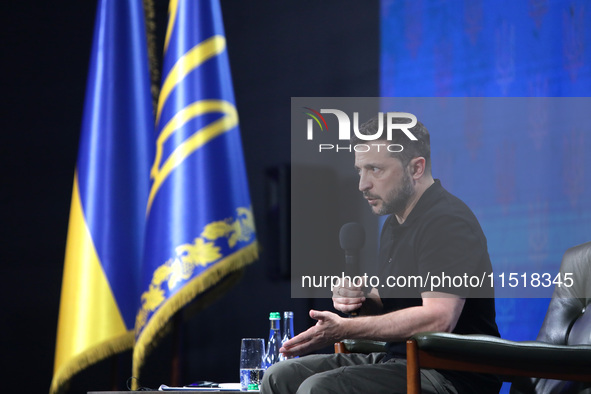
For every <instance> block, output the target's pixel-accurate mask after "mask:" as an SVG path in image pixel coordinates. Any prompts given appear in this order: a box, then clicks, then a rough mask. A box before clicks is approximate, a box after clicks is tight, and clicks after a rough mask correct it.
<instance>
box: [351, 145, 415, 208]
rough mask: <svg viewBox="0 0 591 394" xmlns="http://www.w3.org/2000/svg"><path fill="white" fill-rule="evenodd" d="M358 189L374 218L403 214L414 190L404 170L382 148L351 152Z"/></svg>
mask: <svg viewBox="0 0 591 394" xmlns="http://www.w3.org/2000/svg"><path fill="white" fill-rule="evenodd" d="M355 168H356V169H357V171H358V172H359V190H360V191H361V192H363V197H365V199H366V200H367V202H368V203H369V205H370V206H371V210H372V212H373V213H374V214H376V215H389V214H392V213H394V214H403V213H404V210H405V209H406V207H407V206H408V202H409V201H410V199H411V197H412V196H413V195H414V193H415V190H414V187H413V183H412V180H411V177H410V173H409V171H408V168H407V167H403V166H402V163H401V162H400V160H398V159H397V158H395V157H392V156H391V154H390V153H389V152H388V151H387V149H386V148H385V147H384V146H379V147H378V146H375V145H374V146H372V147H371V149H370V150H369V151H367V152H355Z"/></svg>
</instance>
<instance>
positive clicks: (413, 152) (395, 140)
mask: <svg viewBox="0 0 591 394" xmlns="http://www.w3.org/2000/svg"><path fill="white" fill-rule="evenodd" d="M380 116H381V115H378V116H375V117H373V118H371V119H370V120H368V121H367V122H365V123H363V124H362V125H361V126H359V132H360V133H361V134H363V135H375V134H376V133H377V131H378V128H379V123H378V122H379V117H380ZM383 118H385V114H384V116H383ZM382 120H383V122H384V123H383V124H382V127H383V128H384V129H383V130H382V131H383V132H382V135H381V137H380V138H379V139H378V140H379V141H387V140H386V138H387V133H386V131H385V127H386V125H385V123H386V120H385V119H382ZM392 121H393V122H394V123H398V124H403V123H410V122H411V120H410V119H409V118H393V119H392ZM408 130H409V131H410V132H411V133H412V134H413V135H414V136H415V137H416V138H417V140H416V141H413V140H411V139H409V138H408V136H407V135H406V134H405V133H404V132H402V131H401V130H393V132H392V140H391V141H387V143H388V144H399V145H402V147H403V149H402V151H401V152H392V153H391V156H392V157H396V158H397V159H399V160H400V162H401V163H402V165H403V166H405V167H406V166H407V165H408V163H410V161H411V160H412V159H414V158H415V157H424V158H425V172H427V173H428V174H430V173H431V138H430V136H429V131H428V130H427V128H426V127H425V125H423V124H422V123H421V122H419V121H418V120H417V124H416V125H415V126H414V127H411V128H409V129H408ZM351 143H352V144H353V145H356V144H367V141H363V140H361V139H359V138H358V137H357V136H356V135H355V134H353V136H352V137H351Z"/></svg>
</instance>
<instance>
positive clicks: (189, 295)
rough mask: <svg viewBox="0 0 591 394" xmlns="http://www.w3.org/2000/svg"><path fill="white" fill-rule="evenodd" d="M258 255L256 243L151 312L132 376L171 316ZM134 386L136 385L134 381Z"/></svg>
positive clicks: (134, 355)
mask: <svg viewBox="0 0 591 394" xmlns="http://www.w3.org/2000/svg"><path fill="white" fill-rule="evenodd" d="M258 256H259V249H258V242H253V243H251V244H250V245H248V246H246V247H244V248H242V249H240V250H239V251H237V252H235V253H233V254H231V255H229V256H228V257H226V258H224V259H222V260H220V261H219V262H217V263H215V264H213V265H212V266H211V267H210V268H208V269H207V270H205V271H204V272H202V273H200V274H199V275H198V276H197V277H196V278H194V279H192V280H191V281H190V282H188V283H187V284H186V285H184V286H183V287H182V288H181V289H180V290H179V291H178V292H177V293H175V294H174V295H173V296H171V297H170V298H169V299H168V300H167V301H166V303H165V304H164V305H163V306H162V307H160V308H159V309H158V310H157V311H156V312H155V313H154V315H153V316H152V317H151V319H150V321H149V322H148V323H147V325H146V327H145V328H144V330H143V331H142V334H141V336H140V337H139V339H138V341H137V342H136V344H135V347H134V349H133V376H134V377H136V378H139V377H140V373H141V368H142V366H143V364H144V362H145V360H146V357H147V356H148V354H149V353H150V351H151V350H153V349H154V348H155V347H156V345H157V343H158V340H159V339H161V338H162V334H163V332H165V330H163V329H164V328H165V327H166V326H167V325H168V323H169V322H170V319H171V318H172V317H173V316H174V315H175V313H177V312H178V311H179V310H180V309H181V308H183V307H184V306H186V305H187V304H189V303H191V301H193V300H194V298H195V297H197V296H198V295H199V294H201V293H203V292H204V291H206V290H208V289H209V288H210V287H212V286H213V285H216V284H217V283H218V282H219V281H220V280H222V279H223V278H224V277H226V276H227V275H229V274H231V273H233V272H235V271H237V270H239V269H241V268H243V267H245V266H246V265H248V264H250V263H252V262H254V261H255V260H257V259H258ZM135 384H136V382H135V381H134V385H135ZM134 388H135V387H134Z"/></svg>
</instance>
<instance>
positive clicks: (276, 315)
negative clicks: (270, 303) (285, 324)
mask: <svg viewBox="0 0 591 394" xmlns="http://www.w3.org/2000/svg"><path fill="white" fill-rule="evenodd" d="M269 319H281V314H280V313H279V312H271V313H269Z"/></svg>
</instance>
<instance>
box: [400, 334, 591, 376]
mask: <svg viewBox="0 0 591 394" xmlns="http://www.w3.org/2000/svg"><path fill="white" fill-rule="evenodd" d="M411 340H414V341H416V347H417V349H418V351H419V356H418V357H419V365H420V366H421V367H430V368H439V369H448V368H446V366H447V367H450V366H452V364H450V363H443V364H442V360H444V359H445V360H455V361H457V362H458V363H462V364H463V365H461V366H460V367H457V366H456V367H457V368H456V367H454V368H450V369H457V370H470V371H473V372H485V373H486V372H489V373H497V374H508V375H521V376H540V377H544V376H541V375H536V374H542V375H547V374H549V373H557V374H564V375H562V376H564V377H566V376H568V377H569V379H571V380H580V381H591V374H589V365H591V346H589V345H577V346H562V345H553V344H549V343H544V342H537V341H526V342H515V341H509V340H506V339H501V338H497V337H494V336H490V335H459V334H450V333H433V332H425V333H419V334H416V335H414V336H413V337H412V338H411ZM427 355H428V356H427ZM429 356H433V357H434V360H429V358H430V357H429ZM435 359H437V360H438V361H437V360H435ZM425 363H426V364H427V365H426V364H425ZM431 364H437V365H431ZM491 368H492V369H491ZM532 373H533V375H532Z"/></svg>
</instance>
